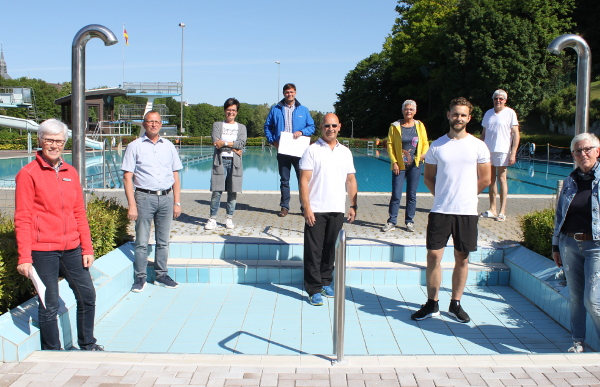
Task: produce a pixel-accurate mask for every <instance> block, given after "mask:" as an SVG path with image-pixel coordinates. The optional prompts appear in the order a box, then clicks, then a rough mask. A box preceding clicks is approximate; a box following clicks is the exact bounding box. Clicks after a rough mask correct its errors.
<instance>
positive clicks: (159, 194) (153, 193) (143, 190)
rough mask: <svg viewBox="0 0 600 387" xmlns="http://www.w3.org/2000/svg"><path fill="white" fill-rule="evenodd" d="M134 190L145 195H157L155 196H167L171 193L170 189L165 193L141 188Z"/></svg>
mask: <svg viewBox="0 0 600 387" xmlns="http://www.w3.org/2000/svg"><path fill="white" fill-rule="evenodd" d="M135 190H136V191H140V192H143V193H147V194H152V195H157V196H163V195H168V194H169V192H171V188H169V189H168V190H165V191H150V190H149V189H143V188H136V189H135Z"/></svg>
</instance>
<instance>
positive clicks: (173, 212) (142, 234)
mask: <svg viewBox="0 0 600 387" xmlns="http://www.w3.org/2000/svg"><path fill="white" fill-rule="evenodd" d="M142 125H143V126H144V129H145V130H146V133H145V134H144V135H142V136H141V137H140V138H138V139H136V140H135V141H133V142H132V143H130V144H129V145H128V146H127V149H126V150H125V156H124V157H123V165H122V167H121V170H122V171H123V184H124V186H125V195H126V196H127V202H128V204H129V211H128V214H127V216H128V218H129V219H130V220H135V262H134V265H133V268H134V272H135V280H134V283H133V286H132V287H131V291H132V292H136V293H139V292H141V291H143V290H144V287H145V286H146V268H147V266H148V241H149V240H150V228H151V225H152V220H153V219H154V228H155V234H154V235H155V236H154V239H155V240H156V251H155V260H154V272H155V273H156V279H155V281H154V284H155V285H159V286H164V287H167V288H170V289H175V288H177V287H178V286H179V285H178V284H177V282H175V281H173V279H172V278H171V277H169V276H168V275H167V272H168V271H167V259H168V257H169V234H170V233H171V221H172V220H173V218H177V217H178V216H179V215H180V214H181V202H180V201H181V199H180V191H181V184H180V182H179V170H180V169H182V168H183V166H182V165H181V160H180V159H179V154H178V153H177V150H176V149H175V146H174V145H173V144H172V143H171V142H170V141H169V140H167V139H165V138H162V137H160V135H159V133H160V129H161V127H162V119H161V117H160V114H158V112H156V111H149V112H148V113H146V115H145V116H144V122H143V124H142Z"/></svg>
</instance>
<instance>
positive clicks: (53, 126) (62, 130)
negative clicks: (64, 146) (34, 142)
mask: <svg viewBox="0 0 600 387" xmlns="http://www.w3.org/2000/svg"><path fill="white" fill-rule="evenodd" d="M57 134H62V135H63V137H64V139H65V141H67V140H68V139H69V128H68V127H67V125H65V124H64V123H63V122H62V121H60V120H57V119H56V118H50V119H49V120H46V121H44V122H42V123H41V124H40V126H39V127H38V145H40V146H41V145H42V139H43V138H44V137H45V136H55V135H57Z"/></svg>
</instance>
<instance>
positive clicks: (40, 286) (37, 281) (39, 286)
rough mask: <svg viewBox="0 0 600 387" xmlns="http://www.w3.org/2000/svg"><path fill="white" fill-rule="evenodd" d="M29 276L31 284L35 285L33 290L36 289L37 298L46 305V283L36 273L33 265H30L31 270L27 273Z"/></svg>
mask: <svg viewBox="0 0 600 387" xmlns="http://www.w3.org/2000/svg"><path fill="white" fill-rule="evenodd" d="M29 277H30V279H31V282H33V286H35V290H37V294H38V298H39V299H40V302H41V303H42V305H43V306H44V308H45V307H46V285H44V283H43V282H42V279H41V278H40V276H39V275H38V273H37V271H36V270H35V267H33V266H31V272H30V273H29Z"/></svg>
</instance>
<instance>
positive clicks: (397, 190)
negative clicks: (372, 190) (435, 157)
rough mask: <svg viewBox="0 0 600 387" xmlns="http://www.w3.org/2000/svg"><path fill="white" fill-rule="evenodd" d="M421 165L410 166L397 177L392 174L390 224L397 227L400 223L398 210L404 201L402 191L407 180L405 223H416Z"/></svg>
mask: <svg viewBox="0 0 600 387" xmlns="http://www.w3.org/2000/svg"><path fill="white" fill-rule="evenodd" d="M421 165H422V164H420V165H419V166H418V167H417V166H416V165H415V164H412V165H410V166H408V167H407V168H406V169H404V170H402V171H400V173H399V174H397V175H395V174H394V172H392V198H391V199H390V206H389V209H388V211H389V214H390V217H389V219H388V220H387V222H388V223H391V224H393V225H396V223H397V222H398V209H399V208H400V200H401V199H402V190H403V189H404V180H406V211H405V212H404V223H406V224H408V223H414V220H413V219H414V217H415V211H416V210H417V187H418V186H419V179H420V178H421Z"/></svg>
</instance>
